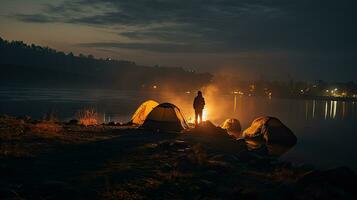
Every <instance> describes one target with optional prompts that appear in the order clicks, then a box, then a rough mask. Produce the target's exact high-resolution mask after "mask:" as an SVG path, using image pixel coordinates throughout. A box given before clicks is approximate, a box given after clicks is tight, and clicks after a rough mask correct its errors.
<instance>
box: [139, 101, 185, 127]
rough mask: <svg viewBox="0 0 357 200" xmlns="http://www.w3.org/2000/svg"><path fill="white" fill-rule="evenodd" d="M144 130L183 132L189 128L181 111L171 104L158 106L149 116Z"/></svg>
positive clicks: (144, 124)
mask: <svg viewBox="0 0 357 200" xmlns="http://www.w3.org/2000/svg"><path fill="white" fill-rule="evenodd" d="M142 128H145V129H152V130H160V131H181V130H184V129H188V128H189V126H188V124H187V122H186V119H185V117H184V116H183V115H182V113H181V111H180V109H179V108H178V107H177V106H175V105H174V104H171V103H162V104H160V105H158V106H156V107H155V108H154V109H153V110H152V111H151V112H150V113H149V115H148V116H147V118H146V120H145V121H144V123H143V125H142Z"/></svg>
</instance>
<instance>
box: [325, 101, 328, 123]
mask: <svg viewBox="0 0 357 200" xmlns="http://www.w3.org/2000/svg"><path fill="white" fill-rule="evenodd" d="M327 107H328V104H327V101H326V103H325V119H327V109H328V108H327Z"/></svg>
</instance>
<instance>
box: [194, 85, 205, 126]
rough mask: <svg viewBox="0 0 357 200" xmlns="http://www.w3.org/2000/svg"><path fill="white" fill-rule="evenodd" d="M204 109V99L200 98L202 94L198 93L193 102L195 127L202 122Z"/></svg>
mask: <svg viewBox="0 0 357 200" xmlns="http://www.w3.org/2000/svg"><path fill="white" fill-rule="evenodd" d="M204 107H205V99H204V98H203V96H202V92H201V91H198V92H197V96H196V97H195V100H194V101H193V108H194V109H195V125H196V127H197V126H198V124H199V123H201V122H202V111H203V108H204ZM198 118H200V119H199V122H198Z"/></svg>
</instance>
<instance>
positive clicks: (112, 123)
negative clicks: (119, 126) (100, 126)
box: [107, 122, 116, 126]
mask: <svg viewBox="0 0 357 200" xmlns="http://www.w3.org/2000/svg"><path fill="white" fill-rule="evenodd" d="M107 125H108V126H115V125H116V123H115V122H109V123H108V124H107Z"/></svg>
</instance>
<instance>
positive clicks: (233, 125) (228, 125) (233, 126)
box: [221, 118, 242, 137]
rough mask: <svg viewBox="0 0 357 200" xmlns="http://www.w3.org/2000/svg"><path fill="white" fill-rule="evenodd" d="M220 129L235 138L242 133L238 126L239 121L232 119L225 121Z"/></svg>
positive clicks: (240, 127)
mask: <svg viewBox="0 0 357 200" xmlns="http://www.w3.org/2000/svg"><path fill="white" fill-rule="evenodd" d="M221 128H223V129H226V130H227V132H228V133H229V134H230V135H234V136H236V137H239V136H240V133H241V131H242V126H241V125H240V122H239V120H238V119H234V118H229V119H226V120H225V121H224V122H223V124H222V125H221Z"/></svg>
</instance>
